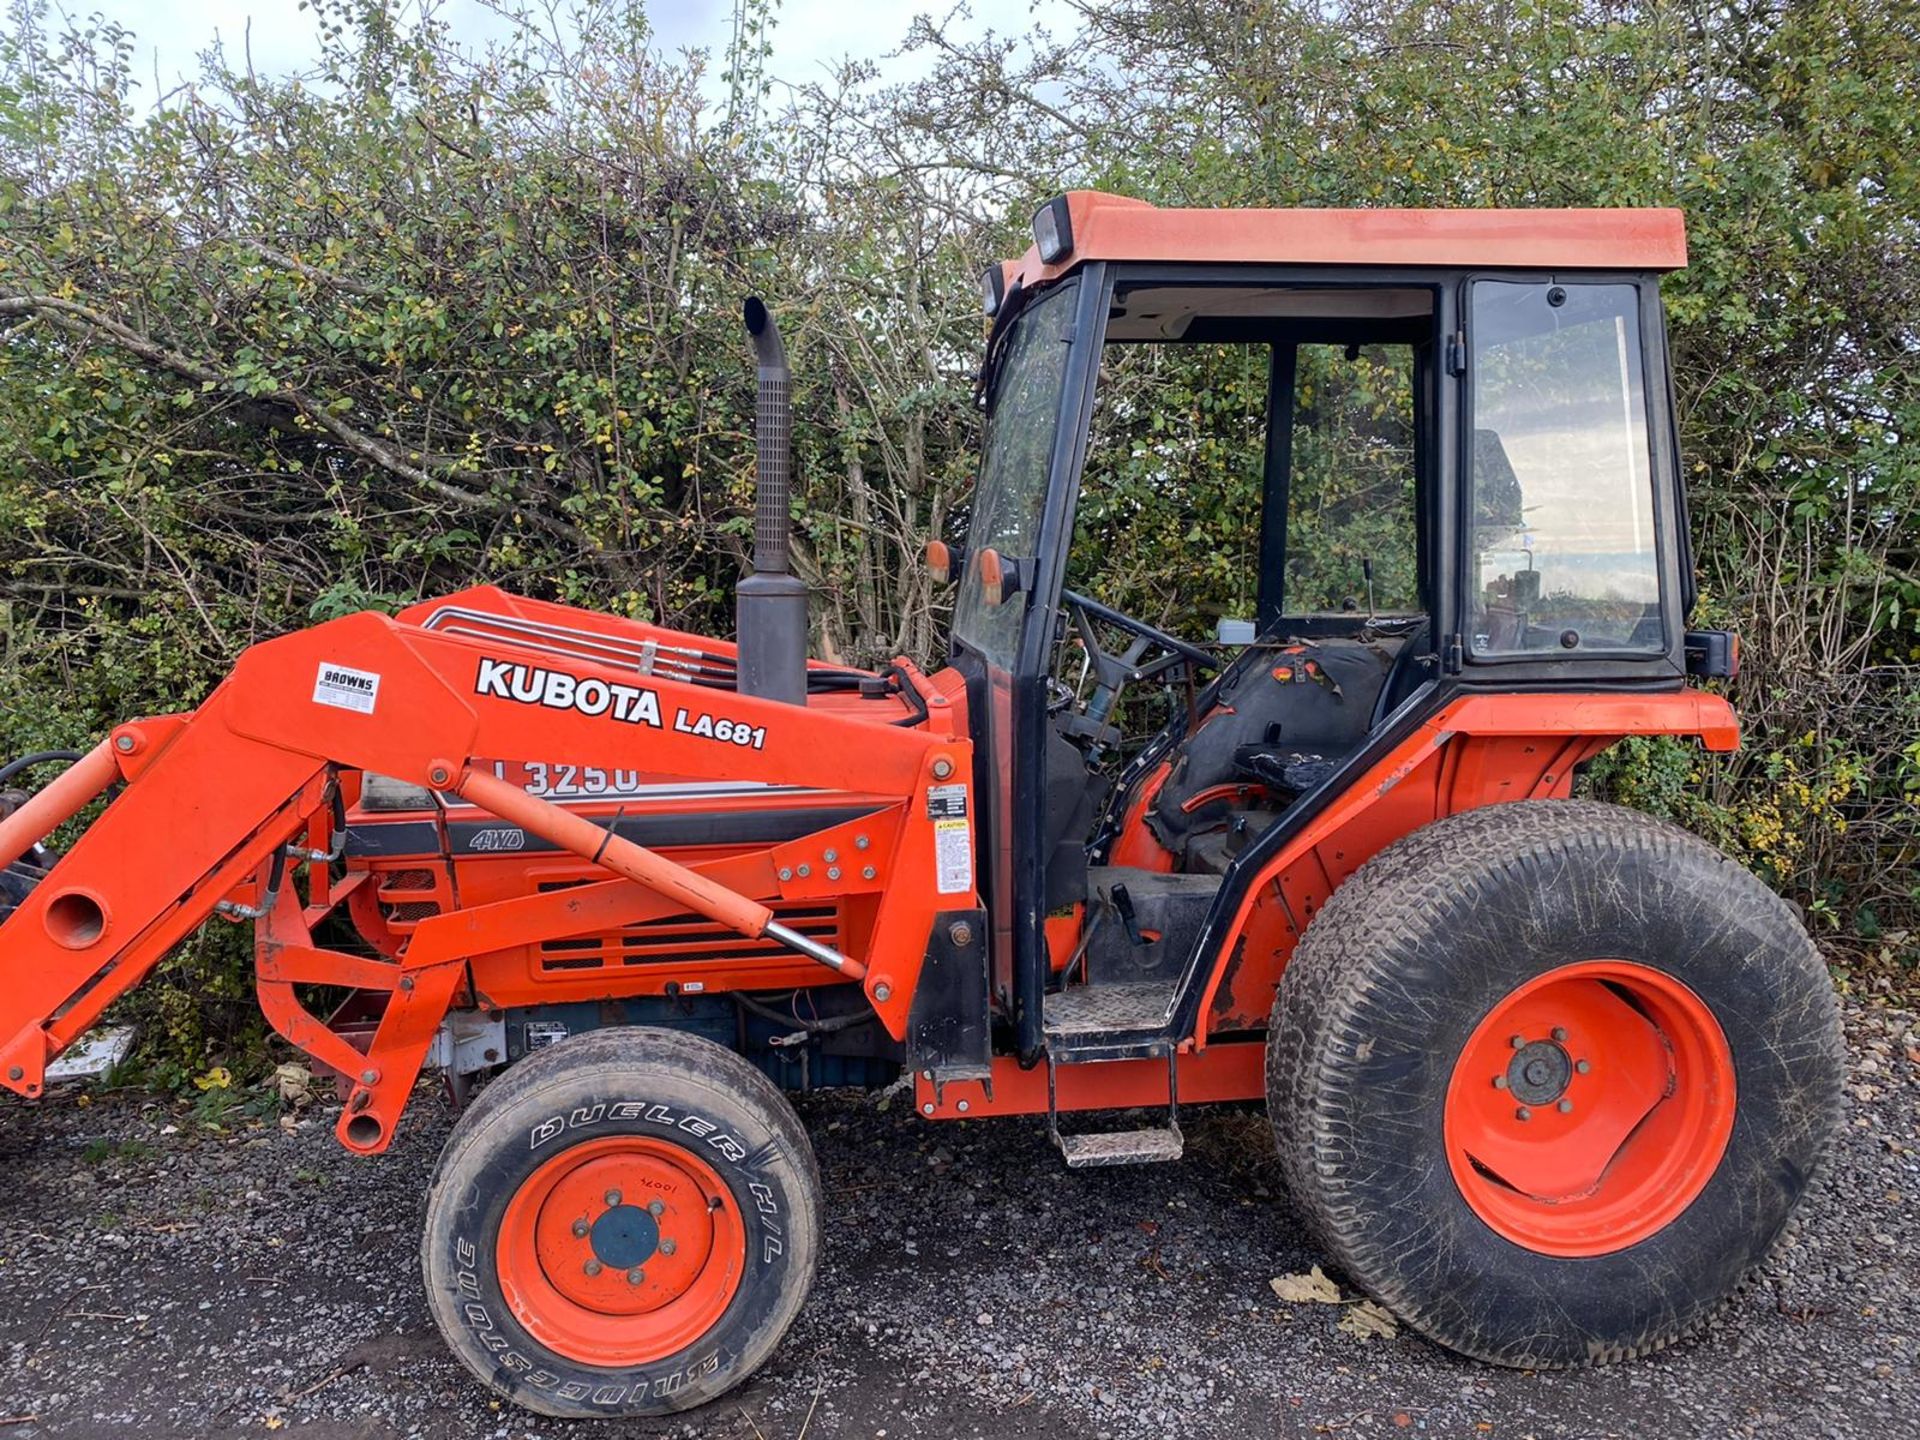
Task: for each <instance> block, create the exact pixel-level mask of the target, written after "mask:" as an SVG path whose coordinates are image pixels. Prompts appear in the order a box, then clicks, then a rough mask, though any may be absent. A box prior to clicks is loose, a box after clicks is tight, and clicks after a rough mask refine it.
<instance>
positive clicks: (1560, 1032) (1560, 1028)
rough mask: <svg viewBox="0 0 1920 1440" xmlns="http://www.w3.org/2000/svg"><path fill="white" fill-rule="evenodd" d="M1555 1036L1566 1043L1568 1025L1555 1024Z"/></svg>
mask: <svg viewBox="0 0 1920 1440" xmlns="http://www.w3.org/2000/svg"><path fill="white" fill-rule="evenodd" d="M1553 1038H1554V1039H1556V1040H1558V1041H1560V1042H1561V1043H1562V1044H1565V1043H1566V1038H1567V1027H1566V1026H1564V1025H1556V1026H1554V1027H1553Z"/></svg>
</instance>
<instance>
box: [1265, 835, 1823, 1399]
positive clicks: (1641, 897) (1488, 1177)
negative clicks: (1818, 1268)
mask: <svg viewBox="0 0 1920 1440" xmlns="http://www.w3.org/2000/svg"><path fill="white" fill-rule="evenodd" d="M1270 1036H1271V1039H1270V1046H1269V1052H1268V1070H1267V1081H1268V1106H1269V1110H1270V1113H1271V1115H1272V1118H1273V1122H1274V1127H1275V1133H1276V1136H1277V1138H1278V1142H1279V1148H1280V1158H1281V1162H1282V1165H1283V1168H1284V1169H1285V1171H1286V1174H1287V1178H1288V1181H1289V1185H1290V1187H1291V1190H1292V1192H1293V1195H1294V1197H1295V1199H1296V1201H1297V1202H1298V1204H1299V1206H1300V1208H1301V1210H1302V1211H1303V1213H1304V1214H1305V1215H1306V1216H1307V1218H1308V1221H1309V1223H1310V1224H1311V1225H1312V1227H1313V1228H1314V1229H1315V1230H1316V1231H1317V1232H1318V1234H1319V1238H1320V1239H1321V1241H1322V1242H1323V1243H1324V1244H1325V1245H1326V1246H1327V1248H1328V1249H1329V1250H1330V1251H1331V1252H1332V1254H1333V1257H1334V1258H1335V1260H1337V1261H1338V1263H1339V1264H1340V1265H1341V1266H1342V1267H1344V1268H1345V1269H1346V1271H1347V1272H1348V1274H1349V1275H1350V1276H1351V1277H1352V1278H1353V1280H1354V1281H1355V1282H1356V1283H1357V1284H1359V1285H1360V1286H1361V1288H1363V1289H1365V1290H1367V1291H1369V1292H1371V1293H1372V1294H1373V1295H1375V1296H1376V1297H1377V1298H1378V1299H1380V1300H1381V1301H1382V1302H1383V1303H1385V1304H1386V1305H1387V1306H1388V1307H1389V1308H1391V1309H1392V1310H1394V1311H1395V1312H1397V1313H1398V1314H1399V1315H1400V1316H1401V1317H1402V1318H1403V1319H1405V1320H1406V1321H1408V1322H1409V1323H1410V1324H1412V1325H1413V1326H1414V1327H1415V1328H1417V1329H1419V1330H1421V1331H1423V1332H1424V1333H1425V1334H1427V1335H1428V1336H1429V1337H1431V1338H1432V1339H1435V1340H1437V1341H1439V1342H1440V1343H1441V1344H1444V1345H1446V1346H1448V1347H1449V1348H1451V1349H1454V1350H1458V1351H1461V1352H1463V1353H1465V1354H1468V1355H1472V1356H1475V1357H1477V1358H1480V1359H1483V1360H1489V1361H1493V1362H1495V1363H1498V1364H1503V1365H1516V1366H1529V1367H1548V1366H1568V1365H1580V1364H1593V1363H1598V1362H1602V1361H1607V1360H1615V1359H1624V1358H1627V1357H1629V1356H1633V1355H1638V1354H1643V1353H1646V1352H1648V1351H1651V1350H1657V1349H1659V1348H1660V1347H1662V1346H1664V1345H1667V1344H1669V1343H1671V1342H1672V1341H1674V1340H1676V1339H1678V1338H1680V1337H1681V1336H1684V1335H1686V1334H1688V1333H1689V1332H1690V1331H1692V1330H1694V1329H1696V1328H1697V1327H1698V1326H1699V1325H1700V1324H1702V1323H1703V1322H1704V1321H1705V1320H1706V1319H1707V1317H1708V1316H1710V1315H1711V1314H1712V1312H1713V1310H1714V1309H1715V1308H1716V1307H1717V1306H1718V1305H1719V1304H1720V1302H1721V1301H1722V1300H1724V1299H1725V1298H1726V1297H1727V1296H1728V1295H1729V1294H1730V1293H1732V1291H1733V1290H1734V1289H1735V1288H1736V1287H1737V1286H1738V1285H1739V1284H1740V1282H1741V1281H1742V1280H1743V1279H1744V1278H1745V1277H1746V1276H1747V1275H1748V1274H1750V1273H1751V1272H1752V1271H1753V1269H1754V1268H1755V1267H1756V1266H1757V1265H1758V1264H1759V1263H1760V1262H1761V1261H1762V1260H1763V1259H1764V1258H1765V1257H1766V1255H1767V1253H1768V1252H1769V1250H1770V1249H1771V1248H1772V1246H1773V1244H1774V1242H1775V1241H1776V1239H1777V1238H1778V1237H1779V1235H1780V1234H1781V1232H1782V1230H1783V1229H1784V1227H1785V1225H1786V1223H1787V1220H1788V1217H1789V1215H1790V1213H1791V1211H1792V1209H1793V1207H1794V1205H1795V1203H1796V1202H1797V1201H1798V1200H1799V1198H1800V1195H1801V1194H1802V1192H1803V1191H1804V1190H1805V1188H1806V1185H1807V1181H1808V1178H1809V1176H1810V1175H1811V1173H1812V1171H1813V1168H1814V1166H1815V1164H1816V1162H1817V1161H1818V1159H1819V1157H1820V1155H1821V1154H1822V1152H1823V1151H1824V1149H1825V1147H1826V1144H1827V1141H1828V1139H1829V1138H1830V1135H1831V1133H1832V1130H1833V1127H1834V1124H1835V1120H1836V1116H1837V1111H1838V1102H1839V1087H1840V1073H1841V1041H1840V1031H1839V1020H1838V1014H1837V1008H1836V1006H1835V1003H1834V997H1833V989H1832V985H1831V983H1830V982H1829V980H1828V978H1827V974H1826V970H1825V967H1824V965H1823V964H1822V963H1821V960H1820V957H1819V954H1818V952H1817V951H1816V950H1815V949H1814V946H1813V944H1812V942H1811V941H1810V940H1808V938H1807V936H1806V933H1805V931H1804V930H1803V929H1802V928H1801V926H1800V924H1799V922H1798V920H1797V919H1796V918H1795V917H1794V915H1793V913H1792V911H1791V910H1790V909H1789V908H1788V907H1787V906H1786V904H1785V903H1784V902H1782V901H1781V900H1780V899H1779V898H1778V897H1777V896H1775V895H1774V894H1773V893H1772V892H1771V891H1769V890H1768V889H1767V888H1766V887H1765V886H1763V885H1762V884H1761V883H1760V882H1759V881H1758V880H1756V879H1755V878H1754V877H1753V876H1752V875H1750V874H1749V873H1747V871H1746V870H1744V869H1743V868H1741V867H1740V866H1738V865H1736V864H1734V863H1733V862H1732V861H1730V860H1728V859H1727V858H1726V857H1725V856H1723V855H1721V854H1719V853H1718V852H1717V851H1715V850H1713V849H1711V848H1710V847H1708V846H1706V845H1704V844H1702V843H1701V842H1700V841H1699V840H1697V839H1695V838H1694V837H1692V836H1690V835H1687V834H1686V833H1685V832H1683V831H1680V830H1678V829H1676V828H1674V827H1673V826H1670V825H1666V824H1663V823H1660V822H1657V821H1653V820H1650V819H1648V818H1647V817H1645V816H1641V815H1637V814H1634V813H1632V812H1629V811H1624V810H1620V809H1617V808H1615V807H1612V806H1607V805H1597V804H1589V803H1584V802H1568V801H1546V802H1522V803H1516V804H1503V805H1497V806H1492V807H1489V808H1486V809H1483V810H1476V811H1472V812H1469V813H1467V814H1463V815H1457V816H1453V817H1451V818H1448V819H1445V820H1441V821H1438V822H1437V823H1435V824H1433V825H1430V826H1428V827H1426V828H1425V829H1423V830H1420V831H1417V832H1416V833H1415V834H1413V835H1411V836H1409V837H1408V838H1407V839H1405V840H1403V841H1400V842H1399V843H1397V844H1395V845H1393V846H1390V847H1389V848H1388V849H1386V850H1384V851H1383V852H1381V854H1380V855H1378V856H1377V857H1375V858H1374V859H1373V860H1372V861H1370V862H1369V863H1368V864H1367V865H1365V866H1363V867H1362V868H1361V869H1360V870H1359V871H1358V872H1356V873H1355V874H1354V875H1353V876H1352V877H1351V878H1350V879H1348V880H1347V881H1346V883H1345V884H1343V885H1342V886H1341V887H1340V888H1339V889H1338V890H1337V891H1336V892H1335V893H1334V895H1333V897H1332V899H1331V900H1330V901H1329V902H1328V904H1327V906H1326V907H1325V909H1324V910H1323V911H1322V912H1321V914H1320V915H1319V916H1318V917H1317V918H1316V919H1315V921H1314V923H1313V924H1312V926H1311V927H1310V928H1309V929H1308V931H1307V933H1306V935H1305V936H1304V937H1303V938H1302V940H1301V943H1300V946H1299V948H1298V950H1297V951H1296V952H1295V954H1294V957H1293V959H1292V961H1291V962H1290V964H1289V965H1288V967H1287V970H1286V972H1285V974H1284V976H1283V978H1282V980H1281V984H1280V992H1279V995H1278V997H1277V999H1276V1001H1275V1007H1274V1015H1273V1024H1272V1029H1271V1031H1270Z"/></svg>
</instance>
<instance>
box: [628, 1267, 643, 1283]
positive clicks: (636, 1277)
mask: <svg viewBox="0 0 1920 1440" xmlns="http://www.w3.org/2000/svg"><path fill="white" fill-rule="evenodd" d="M646 1278H647V1272H646V1271H644V1270H642V1269H641V1268H640V1267H639V1266H638V1265H636V1266H634V1267H633V1269H631V1270H629V1271H627V1283H628V1284H629V1285H638V1284H639V1283H640V1282H641V1281H643V1280H645V1279H646Z"/></svg>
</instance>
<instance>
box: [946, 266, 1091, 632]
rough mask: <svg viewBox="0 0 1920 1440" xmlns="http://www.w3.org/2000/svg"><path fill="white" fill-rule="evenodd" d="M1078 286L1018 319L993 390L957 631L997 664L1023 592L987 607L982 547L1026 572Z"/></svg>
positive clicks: (1042, 506) (1019, 616) (1021, 613)
mask: <svg viewBox="0 0 1920 1440" xmlns="http://www.w3.org/2000/svg"><path fill="white" fill-rule="evenodd" d="M1079 288H1080V287H1079V282H1078V281H1069V282H1068V283H1066V284H1064V285H1061V286H1059V287H1058V288H1057V289H1055V290H1054V291H1052V292H1051V293H1050V294H1047V295H1043V296H1041V297H1040V298H1038V299H1036V300H1035V301H1033V302H1032V303H1031V304H1030V305H1028V307H1027V308H1026V311H1025V312H1024V313H1023V314H1021V315H1020V316H1019V317H1018V318H1017V319H1015V320H1014V322H1013V324H1014V330H1013V332H1012V333H1011V334H1010V335H1009V336H1008V337H1007V340H1006V346H1007V351H1006V355H1005V358H1004V359H1003V360H1001V361H1000V369H999V374H998V375H997V376H996V377H995V379H994V384H993V394H992V396H991V397H990V398H991V407H990V410H989V413H988V418H987V435H986V443H985V445H984V447H983V448H982V452H981V460H980V478H979V480H978V481H977V482H976V483H975V486H974V500H973V520H972V524H971V526H970V527H969V530H968V533H967V549H968V557H967V567H966V571H965V573H964V574H963V575H962V576H961V580H960V592H959V594H958V595H957V596H956V597H955V600H954V611H953V633H954V635H955V636H957V637H958V638H959V639H961V640H964V641H966V642H967V643H968V644H969V645H971V646H973V648H974V649H975V650H977V651H979V652H980V653H981V654H982V655H984V656H986V657H987V658H988V659H989V660H990V661H992V662H993V664H995V665H996V666H998V667H1000V668H1001V669H1003V670H1010V669H1012V668H1013V659H1014V653H1015V651H1017V650H1018V649H1019V645H1020V625H1021V622H1022V620H1023V619H1024V618H1025V617H1026V611H1027V600H1028V598H1029V597H1028V596H1027V595H1026V594H1024V593H1023V594H1019V595H1009V596H1007V597H1006V599H1005V601H1004V602H1003V603H1002V604H999V605H988V604H987V603H986V601H985V597H984V594H983V591H982V587H981V583H980V552H981V551H982V550H984V549H987V548H989V547H991V548H992V549H994V550H996V551H998V552H999V554H1000V556H1001V558H1002V559H1005V560H1009V561H1012V562H1013V563H1014V564H1015V565H1016V566H1018V567H1021V569H1022V571H1023V573H1024V574H1025V576H1026V577H1027V578H1028V580H1031V578H1032V575H1033V568H1034V555H1035V552H1037V551H1038V550H1039V548H1040V518H1041V515H1042V514H1043V513H1044V512H1045V510H1046V504H1047V474H1048V469H1049V467H1050V465H1051V464H1052V461H1053V442H1054V437H1055V435H1056V434H1057V433H1058V431H1059V428H1060V392H1061V390H1062V388H1063V387H1064V385H1065V384H1066V375H1067V354H1068V350H1069V346H1068V344H1067V340H1068V337H1069V334H1070V332H1071V331H1072V328H1073V312H1074V296H1075V295H1076V294H1077V293H1078V291H1079Z"/></svg>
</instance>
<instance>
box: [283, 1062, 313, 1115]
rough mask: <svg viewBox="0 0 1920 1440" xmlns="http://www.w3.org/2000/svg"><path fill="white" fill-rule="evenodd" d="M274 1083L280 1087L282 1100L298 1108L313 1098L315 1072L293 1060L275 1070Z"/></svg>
mask: <svg viewBox="0 0 1920 1440" xmlns="http://www.w3.org/2000/svg"><path fill="white" fill-rule="evenodd" d="M273 1083H274V1084H275V1085H277V1086H278V1087H279V1088H280V1099H281V1102H282V1103H283V1104H287V1105H292V1106H294V1107H295V1108H296V1109H297V1108H298V1107H300V1106H302V1105H304V1104H306V1103H307V1102H308V1101H309V1100H311V1099H312V1098H313V1094H312V1089H313V1072H312V1071H311V1070H309V1069H307V1067H306V1066H304V1065H299V1064H296V1063H294V1062H293V1061H291V1060H289V1061H288V1062H287V1063H286V1064H284V1065H282V1066H280V1067H279V1068H278V1069H276V1070H275V1071H274V1072H273Z"/></svg>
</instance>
